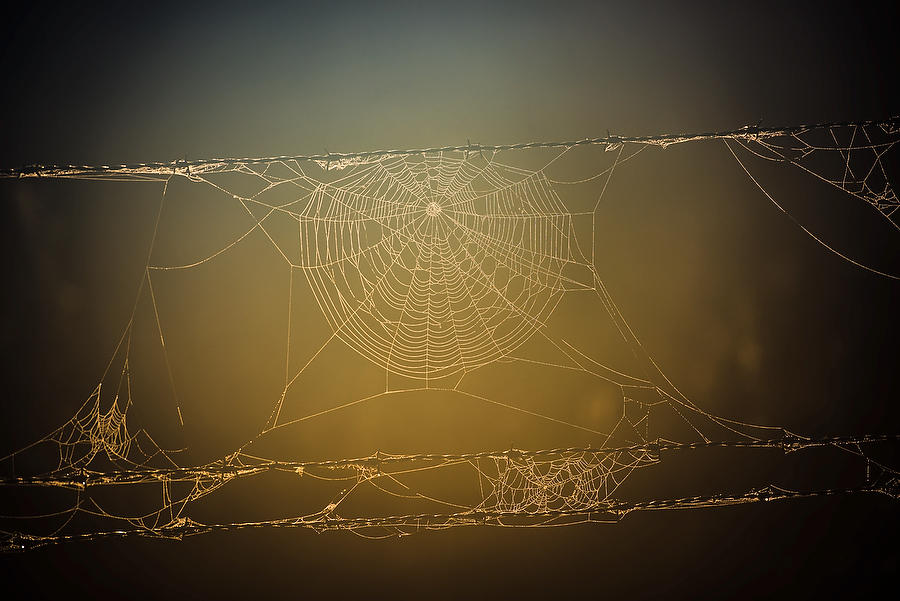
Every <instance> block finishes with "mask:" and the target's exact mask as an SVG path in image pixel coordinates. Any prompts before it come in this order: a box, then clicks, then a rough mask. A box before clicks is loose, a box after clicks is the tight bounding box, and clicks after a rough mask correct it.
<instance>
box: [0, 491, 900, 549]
mask: <svg viewBox="0 0 900 601" xmlns="http://www.w3.org/2000/svg"><path fill="white" fill-rule="evenodd" d="M898 492H900V491H898V481H897V479H896V478H892V479H891V480H890V481H889V482H888V483H887V484H886V485H885V484H880V485H875V484H866V485H864V486H858V487H849V488H832V489H822V490H810V491H796V490H788V489H784V488H780V487H778V486H775V485H772V484H769V485H767V486H764V487H762V488H757V489H751V490H748V491H746V492H743V493H737V494H724V493H718V494H712V495H695V496H689V497H677V498H669V499H656V500H647V501H624V500H604V501H600V502H598V503H596V504H595V505H594V506H592V507H585V508H578V509H561V510H552V511H535V512H525V511H498V510H481V509H476V510H469V511H461V512H455V513H418V514H406V515H393V516H382V517H350V518H345V517H340V516H338V515H336V514H334V513H333V511H329V510H327V509H326V510H323V511H321V512H318V513H315V514H312V515H309V516H303V517H297V518H287V519H278V520H261V521H252V522H228V523H211V524H204V523H201V522H198V521H195V520H193V519H191V518H177V519H175V520H173V521H172V522H171V523H169V524H166V525H164V526H160V527H157V528H153V529H148V528H132V529H120V530H107V531H101V532H86V533H78V534H54V535H48V536H41V535H32V534H21V533H6V534H5V536H4V535H0V552H5V553H14V552H23V551H28V550H32V549H37V548H40V547H44V546H48V545H55V544H61V543H67V542H88V541H95V540H101V539H110V538H133V537H143V538H163V539H170V540H183V539H184V538H185V537H188V536H196V535H200V534H209V533H213V532H230V531H237V530H251V529H275V528H278V529H281V528H306V529H310V530H313V531H315V532H318V533H323V532H328V531H335V530H347V531H359V530H366V529H379V528H380V529H387V530H392V531H393V532H392V533H391V534H393V535H396V536H403V535H404V534H409V533H411V531H415V530H442V529H446V528H451V527H458V526H508V525H511V523H512V522H514V521H515V522H516V525H518V526H527V525H529V524H530V525H534V526H542V525H548V523H549V522H552V521H554V520H565V519H572V518H580V519H581V520H582V521H589V522H600V523H603V522H617V521H619V520H621V519H622V518H624V517H625V516H627V515H628V514H630V513H634V512H639V511H663V510H679V509H704V508H710V507H726V506H732V505H746V504H750V503H762V502H774V501H786V500H793V499H803V498H815V497H834V496H841V495H853V494H864V493H877V494H883V495H887V496H889V497H891V498H897V496H898Z"/></svg>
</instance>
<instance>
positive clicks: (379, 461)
mask: <svg viewBox="0 0 900 601" xmlns="http://www.w3.org/2000/svg"><path fill="white" fill-rule="evenodd" d="M887 441H900V434H873V435H864V436H825V437H817V438H809V437H802V436H797V435H792V434H787V433H786V434H785V436H783V437H781V438H772V439H764V440H754V439H750V440H720V441H702V442H700V441H698V442H674V441H670V440H664V439H660V440H657V441H654V442H648V443H644V444H638V445H631V446H622V447H560V448H553V449H537V450H523V449H506V450H498V451H481V452H477V453H417V454H402V455H394V454H387V453H382V452H376V453H374V454H372V455H368V456H366V457H357V458H351V459H331V460H322V461H279V460H273V459H257V458H253V457H248V456H242V455H241V454H239V453H237V454H235V455H232V456H231V457H227V456H226V457H224V458H222V459H221V460H217V461H216V462H212V463H208V464H205V465H200V466H195V467H174V468H153V467H141V468H135V469H130V470H111V471H97V470H89V469H87V468H69V469H65V470H61V471H55V472H51V473H49V474H42V475H37V476H7V477H2V478H0V486H13V487H14V486H46V487H62V488H78V489H84V488H88V487H95V486H110V485H120V484H142V483H153V482H161V481H166V482H179V481H181V482H184V481H194V480H197V479H217V478H229V479H231V478H241V477H249V476H256V475H258V474H262V473H264V472H278V471H280V472H296V473H302V472H303V471H304V470H307V469H314V468H323V469H346V468H351V469H352V468H361V467H365V468H371V467H377V466H382V465H390V464H397V463H433V462H453V461H474V460H478V459H501V458H506V459H510V458H513V459H514V458H525V457H546V456H553V455H560V456H564V455H574V454H579V453H592V454H595V455H607V454H608V455H612V454H617V453H632V454H646V455H649V456H650V457H654V458H655V459H657V460H658V459H659V457H660V454H661V453H663V452H679V451H691V450H698V449H711V448H732V449H760V448H771V449H781V450H782V451H784V452H785V453H789V452H793V451H799V450H801V449H807V448H812V447H824V446H834V447H845V446H858V445H862V444H869V443H875V442H887ZM248 459H249V461H246V460H248Z"/></svg>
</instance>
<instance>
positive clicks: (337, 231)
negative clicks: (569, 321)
mask: <svg viewBox="0 0 900 601" xmlns="http://www.w3.org/2000/svg"><path fill="white" fill-rule="evenodd" d="M299 221H300V230H301V231H300V247H301V252H300V263H301V268H303V270H304V273H305V274H306V276H307V278H308V280H309V283H310V286H311V288H312V290H313V293H314V295H315V297H316V300H317V302H318V304H319V306H320V307H321V309H322V312H323V313H324V314H325V316H326V318H327V319H328V321H329V323H330V325H331V327H332V328H333V329H334V331H335V334H336V335H337V336H338V337H339V338H340V339H342V340H343V341H344V342H345V343H346V344H348V345H349V346H350V347H352V348H353V349H355V350H356V351H357V352H358V353H360V354H361V355H363V356H365V357H367V358H368V359H370V360H371V361H373V362H375V363H376V364H378V365H380V366H381V367H383V368H384V369H386V370H388V372H390V373H394V374H397V375H402V376H405V377H409V378H415V379H424V380H430V379H437V378H441V377H446V376H450V375H453V374H455V373H457V372H460V371H465V370H469V369H472V368H475V367H478V366H481V365H484V364H486V363H489V362H492V361H495V360H497V359H499V358H501V357H504V356H506V355H508V354H509V353H510V352H512V351H513V350H515V349H516V348H517V347H519V346H520V345H521V344H522V343H524V342H525V341H526V340H528V339H529V338H530V337H531V336H532V334H534V332H535V331H536V330H537V329H538V328H540V327H541V325H542V324H543V323H544V322H545V320H546V319H547V318H548V317H549V315H550V314H551V313H552V311H553V310H554V308H555V307H556V305H557V303H558V302H559V300H560V297H561V295H562V293H563V292H564V291H565V289H566V282H567V278H566V277H565V276H564V274H563V270H564V268H565V266H566V265H567V264H568V263H571V262H572V261H573V259H572V252H571V240H570V239H571V238H572V236H573V228H572V223H571V215H570V214H569V213H567V212H566V210H565V209H564V207H563V205H562V203H561V202H560V199H559V198H558V196H557V195H556V193H555V192H554V190H553V189H552V187H551V183H550V181H549V180H548V179H547V177H546V176H545V175H544V173H543V171H526V170H522V169H518V168H513V167H509V166H506V165H501V164H498V163H495V162H493V161H492V160H490V159H486V158H483V157H478V158H476V159H472V158H470V157H467V156H462V155H460V156H459V157H448V156H445V155H444V154H439V155H436V156H431V155H424V156H419V157H389V158H386V159H382V160H380V161H378V162H375V163H370V164H366V165H364V166H361V167H355V168H354V172H353V173H351V174H350V175H348V176H347V177H344V178H342V179H340V180H338V181H337V182H332V183H322V184H320V185H318V186H317V187H316V189H315V191H314V192H313V194H312V195H311V196H310V198H309V203H308V205H307V206H306V207H305V209H304V210H303V211H302V216H301V217H300V219H299Z"/></svg>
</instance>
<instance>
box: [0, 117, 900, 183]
mask: <svg viewBox="0 0 900 601" xmlns="http://www.w3.org/2000/svg"><path fill="white" fill-rule="evenodd" d="M833 127H880V128H882V129H883V130H884V131H885V132H886V133H896V132H897V131H898V130H900V116H893V117H890V118H888V119H883V120H870V121H848V122H831V123H819V124H814V125H791V126H784V127H762V126H761V125H759V124H756V125H745V126H743V127H740V128H738V129H733V130H729V131H718V132H706V133H683V134H657V135H648V136H627V135H611V134H607V135H606V136H601V137H595V138H583V139H580V140H567V141H556V142H554V141H533V142H521V143H517V144H477V143H469V142H467V143H466V144H465V145H457V146H434V147H426V148H406V149H393V150H372V151H365V152H345V153H342V152H326V153H324V154H309V155H278V156H267V157H244V158H235V157H232V158H208V159H187V158H183V159H176V160H172V161H151V162H144V163H122V164H108V165H76V164H48V165H43V164H32V165H27V166H25V167H14V168H3V169H0V178H39V177H44V178H67V177H88V176H103V175H110V174H115V175H120V176H123V175H127V176H135V177H138V178H140V177H150V178H151V179H152V176H154V175H155V176H167V177H168V176H170V175H182V176H185V177H190V176H191V174H192V173H194V174H196V173H197V172H198V170H199V171H205V170H208V169H209V168H222V167H226V166H230V165H232V166H233V165H257V164H264V163H273V162H279V161H297V162H316V163H319V164H322V165H323V166H325V168H326V169H327V168H328V166H329V165H331V164H335V165H338V164H340V163H342V162H348V161H350V162H353V161H365V160H367V159H379V158H385V157H392V156H397V157H400V156H410V155H419V154H422V155H426V154H438V153H447V152H462V153H466V154H467V155H468V154H469V153H482V152H485V151H487V152H500V151H505V150H525V149H537V148H544V149H548V148H574V147H576V146H594V145H607V146H615V145H617V144H623V143H638V144H646V145H652V146H661V147H666V146H671V145H673V144H682V143H685V142H696V141H702V140H721V139H726V140H735V139H741V140H760V139H766V138H775V137H781V136H795V135H800V134H803V133H805V132H807V131H810V130H815V129H825V128H833Z"/></svg>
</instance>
